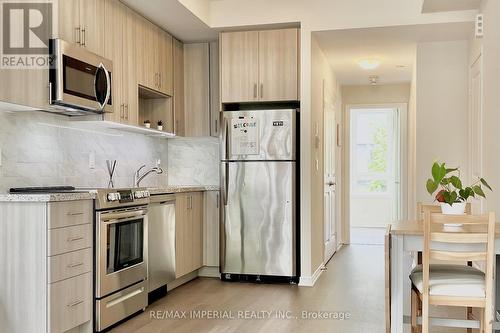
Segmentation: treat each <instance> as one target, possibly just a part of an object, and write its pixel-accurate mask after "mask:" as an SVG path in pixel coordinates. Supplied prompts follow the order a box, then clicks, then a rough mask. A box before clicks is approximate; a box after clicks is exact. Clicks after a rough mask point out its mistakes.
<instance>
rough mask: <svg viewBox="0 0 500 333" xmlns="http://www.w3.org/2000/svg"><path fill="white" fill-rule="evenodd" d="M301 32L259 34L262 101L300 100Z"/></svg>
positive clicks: (287, 30) (293, 30)
mask: <svg viewBox="0 0 500 333" xmlns="http://www.w3.org/2000/svg"><path fill="white" fill-rule="evenodd" d="M298 37H299V36H298V30H297V29H281V30H267V31H260V32H259V100H260V101H295V100H298V99H299V98H298V56H299V52H298Z"/></svg>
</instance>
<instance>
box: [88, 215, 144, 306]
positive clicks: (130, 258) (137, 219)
mask: <svg viewBox="0 0 500 333" xmlns="http://www.w3.org/2000/svg"><path fill="white" fill-rule="evenodd" d="M97 221H98V222H99V228H97V230H98V232H97V235H96V243H97V251H96V253H97V264H96V266H97V267H96V269H97V272H96V273H97V281H96V282H97V283H96V296H97V298H101V297H105V296H107V295H109V294H111V293H113V292H115V291H118V290H120V289H123V288H126V287H128V286H130V285H132V284H134V283H137V282H139V281H143V280H145V279H146V276H147V269H146V263H145V255H146V252H145V251H146V235H147V233H146V228H147V208H146V207H142V208H140V209H135V210H131V211H130V210H126V209H122V210H114V211H106V212H99V213H98V219H97Z"/></svg>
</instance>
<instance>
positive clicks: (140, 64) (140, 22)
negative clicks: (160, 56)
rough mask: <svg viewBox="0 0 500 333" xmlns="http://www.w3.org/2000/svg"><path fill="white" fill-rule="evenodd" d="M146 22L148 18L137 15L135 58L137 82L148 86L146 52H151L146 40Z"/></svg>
mask: <svg viewBox="0 0 500 333" xmlns="http://www.w3.org/2000/svg"><path fill="white" fill-rule="evenodd" d="M146 24H147V20H146V19H145V18H144V17H142V16H139V15H138V16H137V22H136V27H135V41H136V47H135V48H134V49H135V58H136V61H137V67H136V75H137V82H138V83H139V84H140V85H143V86H147V82H146V81H147V78H146V60H145V59H146V54H147V53H148V52H149V51H148V50H147V41H146Z"/></svg>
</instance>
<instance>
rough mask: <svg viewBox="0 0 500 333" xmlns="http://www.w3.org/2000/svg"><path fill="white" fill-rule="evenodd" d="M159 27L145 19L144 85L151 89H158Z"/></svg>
mask: <svg viewBox="0 0 500 333" xmlns="http://www.w3.org/2000/svg"><path fill="white" fill-rule="evenodd" d="M159 29H160V28H158V27H157V26H155V25H154V24H153V23H151V22H149V21H146V25H145V34H146V35H145V38H146V53H145V59H144V64H145V71H146V87H148V88H151V89H153V90H159V87H160V83H159V82H160V73H159V72H158V69H159V65H158V62H159V57H158V50H159V47H158V34H159Z"/></svg>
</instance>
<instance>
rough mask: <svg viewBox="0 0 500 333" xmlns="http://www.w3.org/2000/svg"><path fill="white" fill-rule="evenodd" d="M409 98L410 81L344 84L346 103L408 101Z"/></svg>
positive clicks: (343, 95)
mask: <svg viewBox="0 0 500 333" xmlns="http://www.w3.org/2000/svg"><path fill="white" fill-rule="evenodd" d="M409 99H410V84H408V83H399V84H384V85H376V86H372V85H360V86H358V85H356V86H354V85H353V86H351V85H348V86H342V103H344V105H349V104H386V103H408V100H409Z"/></svg>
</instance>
